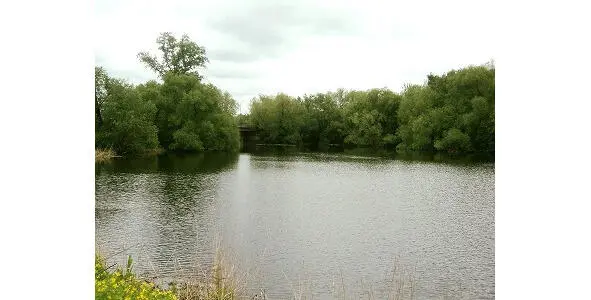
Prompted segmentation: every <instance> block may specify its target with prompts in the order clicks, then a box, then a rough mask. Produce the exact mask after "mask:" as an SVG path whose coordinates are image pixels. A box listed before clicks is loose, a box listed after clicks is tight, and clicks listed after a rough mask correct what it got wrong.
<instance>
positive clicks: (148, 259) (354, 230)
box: [95, 153, 495, 299]
mask: <svg viewBox="0 0 591 300" xmlns="http://www.w3.org/2000/svg"><path fill="white" fill-rule="evenodd" d="M494 187H495V166H494V160H493V161H486V160H484V161H482V160H479V159H448V158H445V157H444V158H441V157H438V156H428V157H426V158H425V157H400V156H398V157H393V158H392V157H371V156H361V155H350V154H342V153H341V154H338V153H325V154H318V153H291V154H289V153H288V154H276V153H275V154H265V153H261V154H254V153H253V154H248V153H240V154H201V155H163V156H159V157H151V158H142V159H117V160H115V161H113V162H111V163H107V164H97V165H96V188H95V191H96V208H95V213H96V217H95V221H96V229H95V234H96V247H97V249H98V251H100V253H102V254H103V255H104V256H106V257H108V259H107V261H108V262H109V263H120V264H122V265H124V262H125V260H126V257H127V255H132V257H133V258H134V262H135V266H134V270H135V271H136V272H137V273H138V274H140V275H143V276H146V277H149V278H153V279H154V280H156V281H157V282H159V283H162V284H164V283H167V282H170V281H172V280H175V279H177V278H178V277H179V276H182V275H183V274H186V273H187V272H196V271H195V270H199V268H202V269H203V268H208V267H210V266H211V263H212V261H213V257H214V255H215V250H216V249H222V250H223V252H224V253H225V254H227V255H228V257H230V258H231V260H232V261H233V262H234V263H235V264H236V266H237V268H238V269H239V270H240V272H241V273H243V274H248V275H244V276H245V277H246V278H248V282H247V283H248V286H249V288H250V289H251V290H249V293H252V294H254V293H255V292H256V291H258V290H259V289H264V290H265V291H266V293H267V295H268V297H269V299H289V298H294V297H297V296H298V295H300V294H303V295H306V296H308V297H309V296H310V295H311V296H313V298H316V299H334V298H335V297H337V298H354V299H360V298H361V299H367V298H368V297H369V294H371V295H372V298H374V299H384V298H386V297H387V295H388V293H391V291H392V289H393V287H392V283H391V279H392V278H393V276H394V277H395V276H399V277H400V278H406V279H404V280H402V281H406V282H407V284H406V286H405V288H408V287H409V283H412V285H411V286H412V291H413V293H414V296H415V298H416V299H443V298H450V299H494V297H495V228H494V226H495V221H494V212H495V198H494V195H495V192H494V191H495V188H494ZM396 274H398V275H396ZM394 288H395V287H394ZM343 294H345V296H343Z"/></svg>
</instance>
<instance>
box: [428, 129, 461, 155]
mask: <svg viewBox="0 0 591 300" xmlns="http://www.w3.org/2000/svg"><path fill="white" fill-rule="evenodd" d="M435 148H436V149H437V150H445V151H449V152H458V151H468V150H470V137H469V136H468V135H467V134H465V133H463V132H462V131H460V130H459V129H457V128H452V129H450V130H448V131H446V132H445V135H444V136H443V138H442V139H439V140H437V141H435Z"/></svg>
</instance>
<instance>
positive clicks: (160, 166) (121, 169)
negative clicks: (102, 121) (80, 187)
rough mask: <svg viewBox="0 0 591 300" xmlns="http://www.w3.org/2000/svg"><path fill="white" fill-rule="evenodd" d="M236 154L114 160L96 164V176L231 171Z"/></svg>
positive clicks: (173, 155) (179, 155)
mask: <svg viewBox="0 0 591 300" xmlns="http://www.w3.org/2000/svg"><path fill="white" fill-rule="evenodd" d="M237 161H238V154H237V153H195V154H174V153H170V154H164V155H160V156H152V157H139V158H123V159H115V160H113V161H112V162H110V163H105V164H96V165H95V167H96V174H97V176H98V175H100V174H102V173H103V172H107V173H156V172H159V173H216V172H220V171H224V170H228V169H231V168H233V167H234V166H235V164H236V162H237Z"/></svg>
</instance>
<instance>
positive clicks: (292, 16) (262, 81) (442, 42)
mask: <svg viewBox="0 0 591 300" xmlns="http://www.w3.org/2000/svg"><path fill="white" fill-rule="evenodd" d="M477 2H478V3H477ZM95 3H96V4H95V59H96V64H97V65H100V66H103V67H105V68H106V69H107V71H108V72H109V74H110V75H111V76H115V77H120V78H124V79H126V80H128V81H129V82H132V83H141V82H145V81H147V80H150V79H156V75H155V74H154V73H153V72H151V71H150V70H148V69H147V68H146V67H145V66H144V65H143V64H141V63H140V62H139V61H138V59H137V56H136V55H137V53H138V52H139V51H142V50H148V51H151V52H152V53H154V54H156V53H157V52H156V43H155V41H156V38H157V37H158V35H159V33H161V32H164V31H170V32H173V33H175V34H176V35H177V36H178V37H180V35H181V34H183V33H186V34H188V35H189V37H190V38H191V39H192V40H193V41H195V42H197V43H198V44H199V45H201V46H203V47H205V49H206V51H207V57H208V58H209V60H210V62H209V64H208V65H207V68H206V69H205V70H204V71H203V75H204V77H205V81H206V82H211V83H213V84H215V85H216V86H218V87H219V88H221V89H223V90H226V91H228V92H230V93H231V94H232V95H233V96H234V98H235V99H236V100H237V101H238V102H239V103H240V106H241V111H242V112H246V111H248V106H249V103H250V100H251V99H252V98H253V97H255V96H257V95H258V94H275V93H278V92H285V93H288V94H290V95H293V96H298V95H303V94H306V93H307V94H311V93H315V92H326V91H330V90H336V89H337V88H340V87H342V88H346V89H369V88H380V87H387V88H390V89H392V90H394V91H397V92H398V91H400V90H401V88H402V86H403V84H404V83H422V82H424V80H425V79H426V75H427V74H429V73H437V74H439V73H444V72H446V71H448V70H450V69H454V68H459V67H462V66H466V65H470V64H482V63H485V62H487V61H488V60H490V59H492V58H494V52H493V47H494V40H495V38H494V32H493V29H494V24H495V21H502V20H495V18H494V14H493V13H492V7H493V4H492V3H491V2H489V3H485V2H483V1H376V0H363V1H318V0H316V1H312V0H292V1H280V0H257V1H255V0H248V1H244V0H241V1H230V0H211V1H209V0H200V1H190V0H169V1H150V0H97V1H96V2H95Z"/></svg>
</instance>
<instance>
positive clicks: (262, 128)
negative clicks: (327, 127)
mask: <svg viewBox="0 0 591 300" xmlns="http://www.w3.org/2000/svg"><path fill="white" fill-rule="evenodd" d="M303 111H304V108H303V106H302V103H301V101H300V100H298V99H295V98H292V97H290V96H288V95H285V94H277V95H276V96H259V98H258V99H254V100H253V101H252V103H251V107H250V120H251V122H252V124H253V125H254V126H255V127H256V128H257V129H259V136H260V138H261V140H262V141H263V142H265V143H269V144H292V145H299V144H301V142H302V137H301V128H302V126H303V124H304V119H303Z"/></svg>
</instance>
